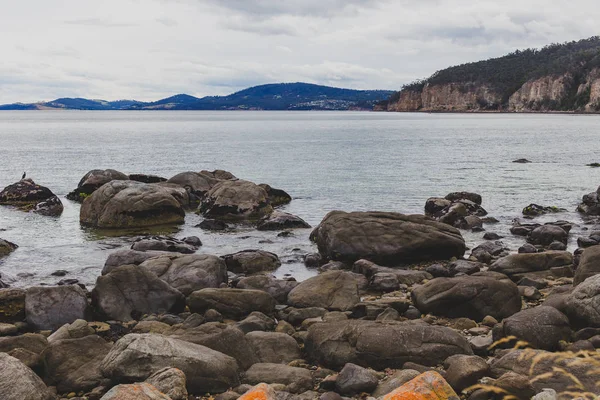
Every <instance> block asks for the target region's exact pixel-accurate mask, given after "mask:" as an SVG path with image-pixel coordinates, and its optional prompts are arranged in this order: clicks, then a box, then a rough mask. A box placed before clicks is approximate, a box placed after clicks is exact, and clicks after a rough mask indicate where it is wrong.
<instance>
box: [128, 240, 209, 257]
mask: <svg viewBox="0 0 600 400" xmlns="http://www.w3.org/2000/svg"><path fill="white" fill-rule="evenodd" d="M200 246H202V243H199V244H198V245H192V244H188V243H185V242H184V241H183V240H179V239H175V238H173V237H170V236H146V237H142V238H138V239H137V240H136V241H135V242H134V243H133V244H132V245H131V250H135V251H143V252H146V251H165V252H173V253H182V254H193V253H195V252H196V250H198V248H200Z"/></svg>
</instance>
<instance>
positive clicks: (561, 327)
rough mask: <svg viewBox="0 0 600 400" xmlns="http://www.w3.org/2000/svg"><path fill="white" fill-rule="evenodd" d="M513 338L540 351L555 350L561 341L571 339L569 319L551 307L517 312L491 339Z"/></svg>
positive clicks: (495, 331)
mask: <svg viewBox="0 0 600 400" xmlns="http://www.w3.org/2000/svg"><path fill="white" fill-rule="evenodd" d="M508 336H515V337H516V338H517V339H518V340H523V341H525V342H527V343H529V344H530V345H531V346H533V347H536V348H538V349H542V350H550V351H553V350H557V349H558V344H559V342H560V341H561V340H564V341H568V340H570V338H571V328H570V327H569V319H568V318H567V317H566V316H565V315H564V314H563V313H561V312H560V311H558V310H557V309H555V308H553V307H547V306H540V307H535V308H529V309H527V310H523V311H519V312H518V313H516V314H514V315H512V316H510V317H508V318H506V319H505V320H504V321H502V322H501V323H500V324H498V325H496V326H495V327H494V330H493V339H494V341H498V340H500V339H502V338H504V337H508Z"/></svg>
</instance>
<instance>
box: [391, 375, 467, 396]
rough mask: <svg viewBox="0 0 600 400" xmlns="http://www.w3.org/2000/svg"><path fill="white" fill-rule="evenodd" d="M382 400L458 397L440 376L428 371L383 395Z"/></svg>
mask: <svg viewBox="0 0 600 400" xmlns="http://www.w3.org/2000/svg"><path fill="white" fill-rule="evenodd" d="M383 400H459V397H458V395H457V394H456V392H455V391H454V390H452V388H451V387H450V385H449V384H448V382H446V380H445V379H444V378H442V376H441V375H440V374H438V373H437V372H435V371H428V372H425V373H424V374H421V375H419V376H417V377H416V378H415V379H413V380H412V381H409V382H407V383H405V384H404V385H402V386H400V387H399V388H398V389H396V390H394V391H393V392H391V393H389V394H387V395H385V396H384V397H383Z"/></svg>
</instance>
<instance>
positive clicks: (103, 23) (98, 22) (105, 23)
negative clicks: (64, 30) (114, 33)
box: [64, 18, 136, 28]
mask: <svg viewBox="0 0 600 400" xmlns="http://www.w3.org/2000/svg"><path fill="white" fill-rule="evenodd" d="M64 23H65V24H67V25H84V26H98V27H103V28H127V27H132V26H136V24H133V23H127V22H114V21H109V20H105V19H101V18H80V19H71V20H66V21H64Z"/></svg>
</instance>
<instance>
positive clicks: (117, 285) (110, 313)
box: [92, 265, 185, 321]
mask: <svg viewBox="0 0 600 400" xmlns="http://www.w3.org/2000/svg"><path fill="white" fill-rule="evenodd" d="M92 305H93V306H94V307H95V308H96V310H97V311H98V312H99V313H101V314H102V315H103V316H105V317H107V318H109V319H115V320H118V321H131V320H132V319H137V318H139V317H140V316H141V315H143V314H146V313H158V312H165V311H171V312H181V311H183V308H184V307H185V297H184V296H183V294H181V292H180V291H179V290H177V289H175V288H173V287H171V286H170V285H169V284H168V283H166V282H165V281H163V280H162V279H160V278H158V277H157V276H156V275H155V274H154V273H152V272H150V271H149V270H148V269H146V268H143V267H140V266H137V265H123V266H120V267H118V268H115V269H114V270H112V271H111V272H110V273H108V274H106V275H103V276H100V277H98V279H97V280H96V287H95V288H94V290H93V291H92ZM136 317H137V318H136Z"/></svg>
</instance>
